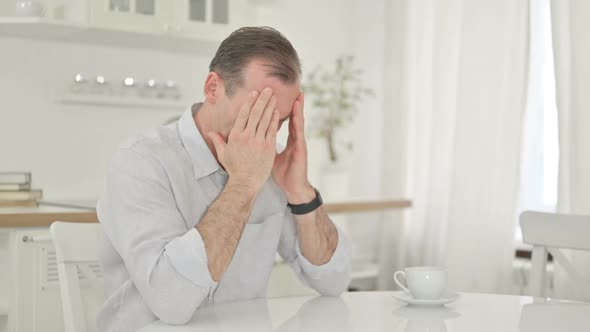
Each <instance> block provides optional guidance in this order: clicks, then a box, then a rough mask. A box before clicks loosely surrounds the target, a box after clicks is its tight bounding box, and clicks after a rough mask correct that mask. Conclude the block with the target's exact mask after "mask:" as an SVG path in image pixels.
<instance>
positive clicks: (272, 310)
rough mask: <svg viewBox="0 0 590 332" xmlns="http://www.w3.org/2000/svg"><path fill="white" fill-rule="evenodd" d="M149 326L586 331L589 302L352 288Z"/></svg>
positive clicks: (215, 309)
mask: <svg viewBox="0 0 590 332" xmlns="http://www.w3.org/2000/svg"><path fill="white" fill-rule="evenodd" d="M155 331H158V332H169V331H174V332H188V331H261V332H265V331H280V332H284V331H322V332H331V331H334V332H352V331H358V332H361V331H362V332H365V331H366V332H372V331H388V332H393V331H413V332H419V331H420V332H426V331H429V332H435V331H449V332H451V331H459V332H462V331H465V332H467V331H469V332H471V331H479V332H487V331H490V332H492V331H493V332H511V331H520V332H545V331H547V332H549V331H551V332H554V331H568V332H577V331H579V332H582V331H584V332H588V331H590V304H588V303H575V302H567V301H557V300H546V299H535V298H531V297H521V296H509V295H492V294H461V297H460V299H459V300H458V301H457V302H455V303H452V304H449V305H447V306H446V307H437V308H422V307H410V306H406V305H405V304H404V303H401V302H398V301H397V300H395V299H393V297H392V296H391V293H390V292H358V293H346V294H343V295H342V296H341V297H338V298H328V297H288V298H274V299H260V300H252V301H247V302H236V303H228V304H219V305H215V306H210V307H206V308H202V309H199V310H198V311H197V313H196V314H195V316H194V317H193V319H192V320H191V321H190V322H189V323H188V324H187V325H184V326H167V325H165V324H162V323H160V322H155V323H153V324H151V325H149V326H147V327H145V328H143V329H142V330H141V332H155Z"/></svg>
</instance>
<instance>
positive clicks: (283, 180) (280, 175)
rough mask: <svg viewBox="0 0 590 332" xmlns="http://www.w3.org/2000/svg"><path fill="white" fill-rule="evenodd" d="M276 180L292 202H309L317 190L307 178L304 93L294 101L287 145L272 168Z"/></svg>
mask: <svg viewBox="0 0 590 332" xmlns="http://www.w3.org/2000/svg"><path fill="white" fill-rule="evenodd" d="M272 175H273V178H274V180H275V182H276V183H277V184H278V185H279V187H281V189H283V191H284V192H285V194H286V195H287V200H288V201H289V203H291V204H305V203H309V202H310V201H312V200H313V199H314V198H315V192H314V190H313V188H312V187H311V185H310V184H309V182H308V180H307V143H306V142H305V134H304V118H303V93H301V94H300V95H299V96H298V97H297V99H296V100H295V102H294V103H293V110H292V111H291V118H290V119H289V138H288V139H287V147H286V148H285V150H284V151H283V152H281V153H280V154H279V155H277V158H276V160H275V163H274V167H273V169H272Z"/></svg>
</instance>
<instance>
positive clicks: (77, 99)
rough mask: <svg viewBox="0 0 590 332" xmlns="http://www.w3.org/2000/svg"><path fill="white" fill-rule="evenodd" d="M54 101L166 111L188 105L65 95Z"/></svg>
mask: <svg viewBox="0 0 590 332" xmlns="http://www.w3.org/2000/svg"><path fill="white" fill-rule="evenodd" d="M56 101H57V102H59V103H62V104H74V105H95V106H118V107H126V108H152V109H167V110H184V109H186V108H187V107H188V106H189V105H188V104H187V103H184V102H180V101H175V100H164V99H156V98H153V99H150V98H131V97H129V98H125V97H113V96H93V95H74V94H67V95H63V96H59V97H56Z"/></svg>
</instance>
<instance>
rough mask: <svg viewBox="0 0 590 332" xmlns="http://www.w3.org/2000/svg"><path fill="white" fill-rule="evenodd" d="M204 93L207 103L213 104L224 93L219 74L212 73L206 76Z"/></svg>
mask: <svg viewBox="0 0 590 332" xmlns="http://www.w3.org/2000/svg"><path fill="white" fill-rule="evenodd" d="M204 93H205V99H206V100H207V103H209V104H215V102H217V100H218V99H219V97H220V96H221V95H222V94H223V93H224V88H223V80H222V79H221V76H219V74H217V73H216V72H214V71H212V72H210V73H209V74H208V75H207V79H206V80H205V88H204Z"/></svg>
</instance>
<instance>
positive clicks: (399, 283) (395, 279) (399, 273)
mask: <svg viewBox="0 0 590 332" xmlns="http://www.w3.org/2000/svg"><path fill="white" fill-rule="evenodd" d="M399 275H402V276H404V279H406V273H405V272H404V271H397V272H396V273H394V274H393V280H394V281H395V283H396V284H397V285H398V286H399V287H400V288H401V289H403V290H405V291H406V292H408V293H409V292H410V290H409V289H408V288H407V287H406V286H404V285H402V283H401V282H400V281H399V280H397V276H399Z"/></svg>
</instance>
